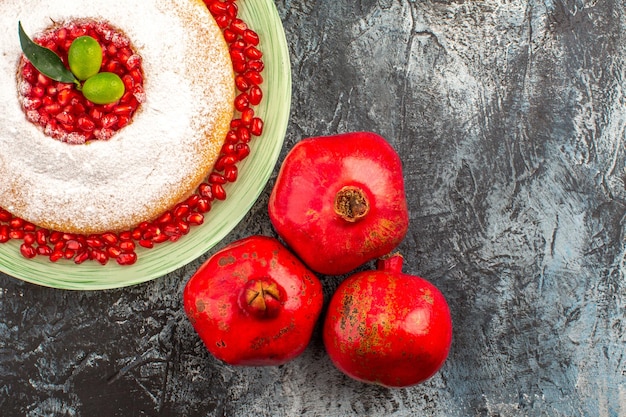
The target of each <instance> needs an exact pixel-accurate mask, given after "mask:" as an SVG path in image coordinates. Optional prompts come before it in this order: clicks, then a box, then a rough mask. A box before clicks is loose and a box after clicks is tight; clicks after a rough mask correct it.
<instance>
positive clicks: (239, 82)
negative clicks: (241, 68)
mask: <svg viewBox="0 0 626 417" xmlns="http://www.w3.org/2000/svg"><path fill="white" fill-rule="evenodd" d="M235 85H236V86H237V89H238V90H239V91H247V90H248V89H249V88H250V85H251V84H250V83H249V82H248V80H246V77H244V76H243V75H240V74H238V75H237V76H235Z"/></svg>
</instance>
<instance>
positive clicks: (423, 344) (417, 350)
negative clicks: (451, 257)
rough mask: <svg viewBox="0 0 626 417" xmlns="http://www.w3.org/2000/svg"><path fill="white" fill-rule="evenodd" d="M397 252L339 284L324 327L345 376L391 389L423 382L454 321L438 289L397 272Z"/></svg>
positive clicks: (439, 359) (440, 359) (444, 350)
mask: <svg viewBox="0 0 626 417" xmlns="http://www.w3.org/2000/svg"><path fill="white" fill-rule="evenodd" d="M401 265H402V259H401V257H400V258H398V256H395V257H392V258H389V259H387V260H384V261H382V264H381V265H380V266H379V268H380V269H378V270H374V271H363V272H359V273H356V274H354V275H352V276H350V277H348V278H347V279H346V280H345V281H344V282H342V283H341V285H340V286H339V288H338V289H337V291H336V292H335V294H334V295H333V298H332V299H331V301H330V304H329V308H328V312H327V314H326V319H325V322H324V327H323V338H324V345H325V347H326V351H327V352H328V355H329V357H330V358H331V360H332V362H333V364H334V365H335V366H336V367H337V368H338V369H339V370H340V371H342V372H343V373H345V374H346V375H348V376H349V377H351V378H353V379H356V380H358V381H361V382H365V383H370V384H378V385H382V386H386V387H390V388H403V387H408V386H412V385H416V384H419V383H422V382H424V381H426V380H427V379H429V378H430V377H432V376H433V375H434V374H435V373H436V372H437V371H438V370H439V369H440V368H441V367H442V366H443V364H444V363H445V361H446V358H447V357H448V353H449V350H450V345H451V342H452V321H451V317H450V310H449V308H448V304H447V302H446V300H445V298H444V296H443V295H442V294H441V292H440V291H439V290H438V289H437V288H436V287H435V286H434V285H433V284H431V283H430V282H428V281H427V280H425V279H423V278H421V277H417V276H413V275H407V274H403V273H401V272H400V268H401Z"/></svg>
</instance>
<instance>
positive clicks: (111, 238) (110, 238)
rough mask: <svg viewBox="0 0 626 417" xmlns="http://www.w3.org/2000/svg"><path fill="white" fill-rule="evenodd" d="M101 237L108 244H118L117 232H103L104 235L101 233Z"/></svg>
mask: <svg viewBox="0 0 626 417" xmlns="http://www.w3.org/2000/svg"><path fill="white" fill-rule="evenodd" d="M100 238H101V239H102V240H103V241H104V242H105V243H106V244H107V245H116V244H117V241H118V239H117V236H116V235H115V233H111V232H107V233H103V234H102V235H100Z"/></svg>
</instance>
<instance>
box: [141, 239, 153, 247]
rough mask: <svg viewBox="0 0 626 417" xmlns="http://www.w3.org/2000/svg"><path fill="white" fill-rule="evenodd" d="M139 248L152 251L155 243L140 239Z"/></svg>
mask: <svg viewBox="0 0 626 417" xmlns="http://www.w3.org/2000/svg"><path fill="white" fill-rule="evenodd" d="M139 246H141V247H144V248H146V249H152V248H153V247H154V242H152V241H151V240H148V239H139Z"/></svg>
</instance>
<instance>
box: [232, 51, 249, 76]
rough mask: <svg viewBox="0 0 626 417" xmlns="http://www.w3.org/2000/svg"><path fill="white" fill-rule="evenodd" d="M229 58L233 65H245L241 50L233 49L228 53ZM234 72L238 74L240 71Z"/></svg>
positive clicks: (244, 56)
mask: <svg viewBox="0 0 626 417" xmlns="http://www.w3.org/2000/svg"><path fill="white" fill-rule="evenodd" d="M230 58H231V59H232V60H233V64H235V63H239V64H241V63H243V64H244V65H245V62H246V55H245V54H244V53H243V51H242V50H239V49H233V50H231V51H230ZM236 72H240V71H236Z"/></svg>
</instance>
